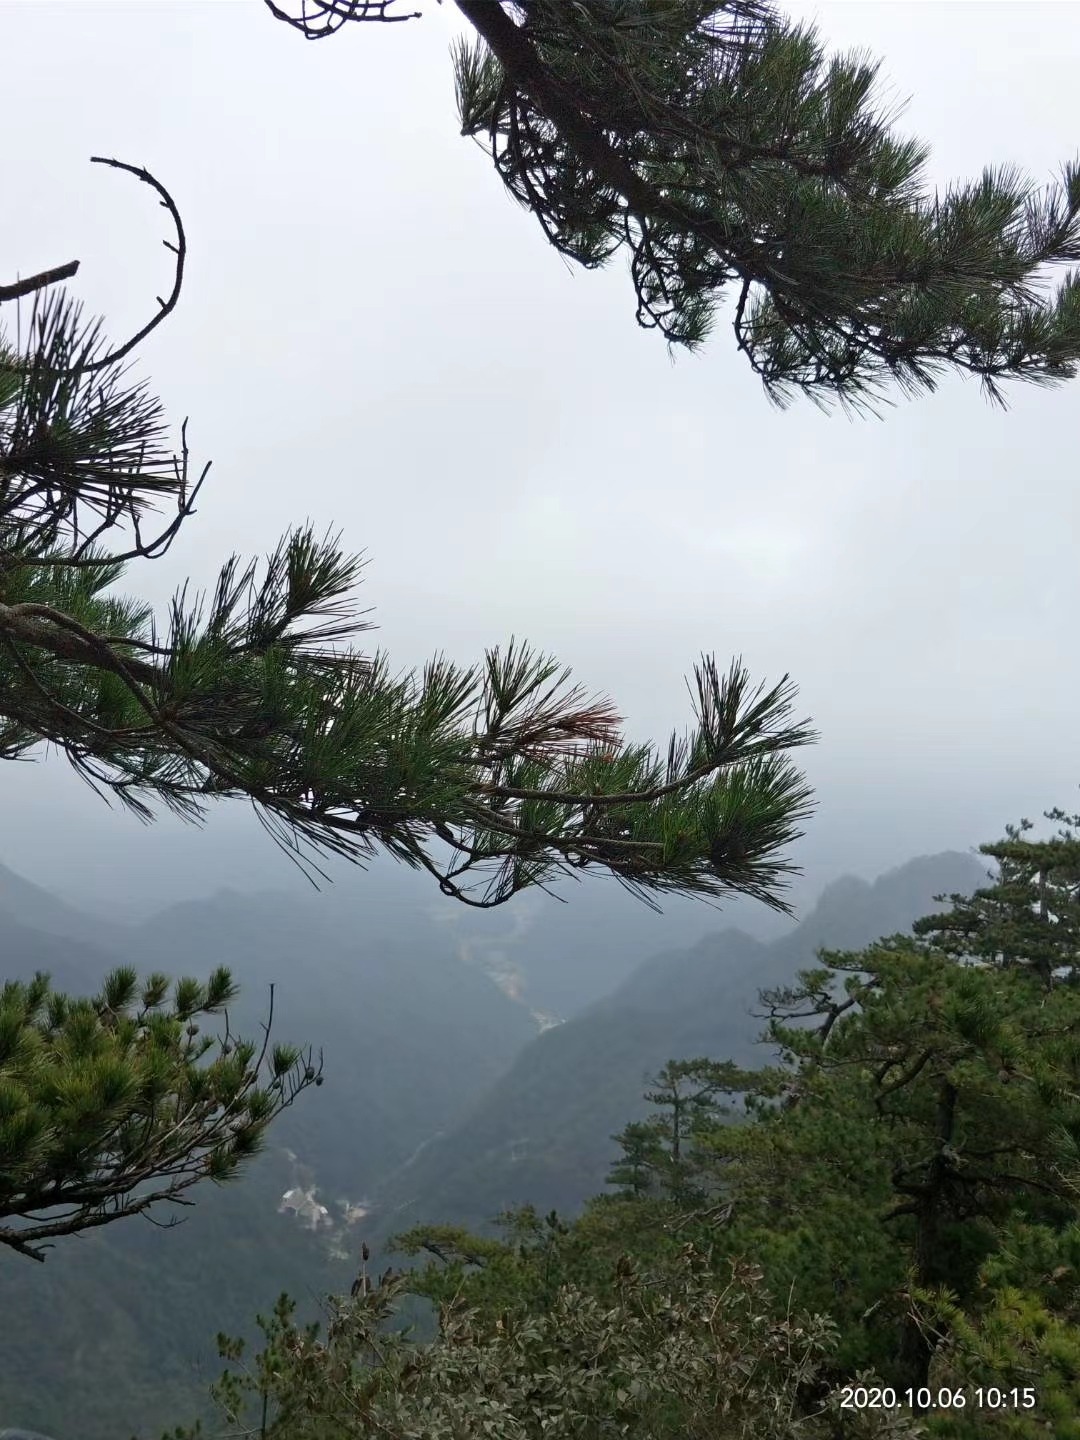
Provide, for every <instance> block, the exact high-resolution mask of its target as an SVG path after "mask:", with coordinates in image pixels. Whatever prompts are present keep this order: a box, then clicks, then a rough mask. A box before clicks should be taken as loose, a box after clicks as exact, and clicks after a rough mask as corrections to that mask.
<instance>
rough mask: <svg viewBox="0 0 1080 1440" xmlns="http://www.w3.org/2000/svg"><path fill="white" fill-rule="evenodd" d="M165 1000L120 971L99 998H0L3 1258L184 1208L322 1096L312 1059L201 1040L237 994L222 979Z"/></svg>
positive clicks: (31, 988)
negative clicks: (199, 1189)
mask: <svg viewBox="0 0 1080 1440" xmlns="http://www.w3.org/2000/svg"><path fill="white" fill-rule="evenodd" d="M168 990H169V985H168V981H167V979H166V978H165V976H163V975H151V976H150V977H149V978H148V979H147V980H146V981H145V982H144V983H143V984H142V985H141V986H140V984H139V980H138V976H137V974H136V972H135V970H134V969H132V968H130V967H126V966H125V967H120V968H118V969H116V970H114V971H113V972H112V973H111V974H110V975H109V976H108V977H107V978H106V980H105V983H104V985H103V986H102V989H101V992H100V993H99V994H98V995H97V996H96V997H95V998H93V999H73V998H71V997H70V996H68V995H64V994H61V993H58V992H56V991H53V990H52V989H51V988H50V986H49V981H48V977H47V976H45V975H42V974H39V975H38V976H37V977H36V978H35V979H34V980H33V981H31V982H29V983H21V982H18V981H9V982H8V983H7V984H6V985H4V987H3V989H2V990H0V1222H6V1223H0V1245H7V1246H9V1247H11V1248H12V1249H13V1250H16V1251H18V1252H19V1253H21V1254H23V1255H27V1256H30V1257H32V1258H35V1259H44V1258H45V1249H46V1248H47V1243H48V1242H49V1241H50V1240H52V1239H54V1238H55V1237H57V1236H62V1235H71V1234H75V1233H77V1232H80V1231H84V1230H88V1229H92V1228H94V1227H96V1226H99V1225H105V1224H108V1223H110V1222H112V1221H113V1220H117V1219H120V1218H122V1217H124V1216H128V1215H136V1214H140V1213H142V1212H145V1211H147V1210H148V1209H149V1208H150V1207H151V1206H153V1205H156V1204H158V1203H160V1202H163V1201H173V1202H177V1203H181V1202H183V1197H184V1192H185V1191H186V1190H188V1189H189V1188H190V1187H191V1186H192V1185H194V1184H195V1183H196V1182H197V1181H199V1180H201V1179H204V1178H208V1179H212V1180H216V1181H221V1180H226V1179H228V1178H230V1177H231V1176H232V1175H234V1174H235V1173H236V1172H237V1170H238V1169H239V1168H240V1167H241V1166H242V1165H243V1163H244V1162H245V1161H246V1160H248V1159H249V1158H250V1157H251V1156H252V1155H253V1154H255V1152H256V1151H257V1150H258V1148H259V1145H260V1143H261V1141H262V1138H263V1135H264V1133H265V1131H266V1128H267V1126H268V1125H269V1124H270V1122H271V1121H272V1120H273V1119H274V1118H275V1117H276V1116H277V1115H278V1114H280V1112H281V1111H282V1110H283V1109H285V1108H286V1107H287V1106H289V1105H291V1104H292V1102H293V1100H294V1099H295V1098H296V1096H297V1095H298V1094H300V1092H301V1091H302V1090H304V1089H306V1088H307V1087H308V1086H309V1085H311V1084H318V1083H320V1080H321V1064H319V1065H318V1066H316V1064H315V1063H313V1057H312V1056H311V1054H310V1053H308V1054H307V1055H301V1053H300V1052H299V1051H298V1050H296V1049H294V1048H292V1047H289V1046H285V1045H275V1046H274V1047H273V1050H272V1052H271V1053H270V1055H269V1056H267V1045H265V1044H264V1046H263V1049H262V1052H261V1053H260V1052H259V1051H258V1050H257V1048H256V1046H255V1045H253V1044H252V1043H250V1042H249V1041H245V1040H240V1039H237V1038H236V1037H235V1036H233V1035H231V1034H230V1032H229V1028H228V1020H227V1016H225V1027H224V1034H223V1035H222V1036H220V1037H218V1038H216V1039H215V1038H213V1037H212V1036H210V1035H207V1034H205V1033H203V1030H202V1023H201V1022H203V1021H204V1020H205V1019H206V1018H208V1017H214V1016H220V1015H223V1014H224V1012H225V1007H226V1005H227V1004H228V1002H229V1001H230V1000H232V999H233V997H234V995H235V987H234V986H233V983H232V980H231V978H230V976H229V973H228V971H227V970H224V969H218V970H216V971H214V973H213V974H212V975H211V977H210V979H209V980H208V981H206V982H205V983H200V982H199V981H197V980H192V979H181V980H178V981H177V982H176V984H175V985H174V987H173V992H172V999H171V1002H170V1000H169V997H168ZM266 1033H267V1040H269V1026H267V1032H266Z"/></svg>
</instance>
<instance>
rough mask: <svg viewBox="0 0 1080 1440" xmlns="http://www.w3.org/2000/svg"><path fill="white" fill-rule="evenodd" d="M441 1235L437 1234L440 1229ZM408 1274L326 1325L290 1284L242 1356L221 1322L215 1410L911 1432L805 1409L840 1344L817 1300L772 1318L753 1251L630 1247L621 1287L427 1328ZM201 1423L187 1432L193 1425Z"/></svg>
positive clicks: (471, 1429) (479, 1427)
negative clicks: (399, 1313) (301, 1308)
mask: <svg viewBox="0 0 1080 1440" xmlns="http://www.w3.org/2000/svg"><path fill="white" fill-rule="evenodd" d="M444 1238H445V1237H444ZM406 1288H407V1282H406V1281H405V1279H404V1278H402V1277H391V1276H387V1277H383V1280H382V1282H381V1283H380V1284H379V1285H378V1286H377V1287H374V1288H369V1287H368V1286H367V1285H365V1284H363V1283H360V1284H358V1285H357V1286H356V1287H354V1289H355V1290H356V1292H357V1293H356V1294H355V1295H354V1296H353V1297H351V1298H349V1299H345V1300H341V1301H335V1302H332V1304H331V1308H330V1312H329V1317H328V1324H327V1326H326V1332H325V1338H320V1335H319V1332H318V1330H317V1329H316V1328H315V1327H307V1328H301V1327H299V1326H297V1325H296V1324H295V1323H294V1319H293V1309H292V1306H291V1304H290V1302H289V1301H288V1300H287V1299H285V1298H284V1297H283V1299H282V1301H281V1302H280V1303H279V1305H278V1307H277V1310H276V1312H275V1314H274V1315H273V1316H272V1317H271V1318H270V1319H268V1320H266V1321H263V1322H261V1324H262V1328H263V1331H264V1336H265V1341H266V1343H265V1347H264V1348H263V1350H262V1351H261V1352H260V1353H259V1354H258V1355H256V1356H255V1358H254V1361H253V1362H252V1363H251V1364H250V1365H246V1364H245V1360H244V1347H243V1346H241V1345H240V1344H239V1343H237V1342H235V1341H232V1340H229V1339H227V1338H225V1337H222V1340H221V1354H222V1357H223V1358H224V1359H225V1360H227V1361H228V1362H230V1366H231V1368H230V1370H228V1371H227V1372H226V1375H225V1376H224V1377H223V1379H222V1381H221V1382H219V1384H218V1385H217V1387H216V1397H217V1399H218V1401H219V1402H220V1404H221V1407H222V1411H223V1418H224V1419H225V1421H226V1423H228V1424H229V1425H230V1426H231V1427H233V1426H238V1427H242V1428H243V1429H244V1430H245V1431H247V1432H248V1433H256V1434H258V1435H260V1436H263V1437H267V1440H273V1437H282V1440H284V1437H286V1436H287V1437H289V1440H324V1437H325V1440H330V1437H334V1440H346V1437H349V1436H356V1437H358V1440H359V1437H361V1436H369V1435H373V1434H377V1435H380V1436H383V1437H385V1440H457V1437H461V1436H464V1435H469V1436H479V1435H490V1436H492V1437H498V1440H534V1437H535V1440H540V1437H543V1436H550V1435H566V1436H570V1435H573V1436H575V1437H579V1440H601V1437H603V1436H607V1435H622V1436H625V1437H627V1440H634V1437H639V1440H714V1437H716V1436H717V1435H719V1434H723V1435H725V1436H730V1437H732V1440H736V1437H745V1440H751V1437H753V1440H781V1437H783V1440H796V1437H799V1440H813V1437H820V1440H826V1437H829V1440H841V1437H851V1440H854V1437H865V1440H870V1437H877V1440H885V1437H889V1440H901V1437H914V1436H916V1435H918V1434H919V1433H921V1432H920V1431H919V1430H918V1429H917V1427H915V1426H913V1425H912V1424H911V1422H910V1420H909V1419H904V1418H903V1417H899V1416H893V1415H888V1414H883V1413H881V1412H862V1413H859V1412H842V1411H840V1410H839V1408H838V1405H837V1403H836V1401H835V1400H833V1401H832V1402H830V1403H828V1404H827V1405H824V1406H815V1407H814V1411H815V1413H812V1414H809V1415H807V1414H804V1413H803V1408H804V1407H803V1406H802V1405H801V1403H800V1396H801V1395H802V1393H803V1392H805V1391H808V1390H811V1389H813V1387H814V1383H815V1381H816V1379H817V1376H818V1371H819V1368H820V1365H821V1361H822V1357H823V1356H824V1355H826V1354H827V1353H828V1351H829V1348H830V1346H831V1344H832V1342H833V1331H832V1327H831V1325H830V1324H829V1322H828V1321H827V1320H825V1319H823V1318H822V1317H820V1316H801V1315H796V1314H790V1315H787V1316H785V1317H784V1318H782V1319H770V1318H769V1317H768V1310H769V1307H768V1305H767V1303H766V1301H765V1299H764V1297H763V1296H762V1294H761V1292H760V1276H759V1275H758V1274H757V1272H755V1271H754V1270H753V1268H752V1267H748V1266H743V1265H737V1266H734V1267H730V1269H729V1273H728V1276H727V1279H726V1283H722V1284H718V1283H717V1282H716V1278H715V1276H714V1275H713V1274H712V1273H711V1271H710V1267H709V1266H708V1264H707V1263H706V1262H705V1259H704V1257H703V1256H701V1255H699V1254H698V1253H697V1252H696V1251H695V1249H694V1248H693V1247H692V1246H684V1247H683V1248H682V1250H681V1252H680V1255H679V1257H678V1260H677V1263H675V1264H674V1265H673V1266H672V1267H671V1273H670V1276H665V1277H664V1279H663V1280H660V1279H658V1277H655V1276H652V1275H650V1274H649V1273H648V1271H646V1270H641V1271H639V1270H638V1269H637V1268H636V1267H635V1266H634V1265H632V1264H631V1263H630V1262H629V1261H624V1262H623V1263H622V1265H621V1266H620V1267H619V1269H618V1273H617V1276H616V1277H615V1279H614V1281H613V1291H614V1295H613V1299H612V1300H611V1301H606V1300H601V1299H598V1298H597V1297H596V1296H595V1295H593V1294H591V1293H589V1292H588V1291H585V1290H580V1289H577V1288H575V1287H572V1286H567V1287H563V1288H561V1289H559V1291H558V1292H557V1293H556V1294H555V1296H554V1298H553V1300H552V1303H551V1305H550V1307H549V1308H547V1309H545V1310H536V1311H529V1310H526V1309H522V1308H520V1307H519V1308H516V1309H512V1310H508V1311H505V1312H504V1313H502V1314H497V1313H492V1312H481V1311H479V1310H476V1309H472V1308H467V1307H466V1306H464V1305H462V1304H461V1303H460V1302H459V1303H453V1302H452V1303H450V1304H448V1305H446V1306H444V1307H443V1309H442V1313H441V1316H440V1329H439V1333H438V1336H437V1337H436V1339H435V1340H434V1341H432V1342H431V1343H429V1344H425V1345H417V1344H415V1343H411V1342H410V1341H409V1340H408V1339H407V1338H405V1337H403V1336H401V1335H400V1334H393V1333H387V1332H388V1327H389V1326H390V1324H391V1323H392V1321H393V1318H394V1307H395V1302H396V1301H399V1300H400V1298H401V1297H402V1296H403V1294H404V1293H405V1290H406ZM197 1433H198V1432H197V1431H188V1432H183V1431H179V1432H177V1434H176V1436H175V1437H174V1440H193V1437H194V1436H195V1435H196V1434H197Z"/></svg>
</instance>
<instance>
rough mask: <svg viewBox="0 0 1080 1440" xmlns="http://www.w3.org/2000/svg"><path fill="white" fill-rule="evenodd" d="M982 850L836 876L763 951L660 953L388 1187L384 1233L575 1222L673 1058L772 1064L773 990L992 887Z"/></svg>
mask: <svg viewBox="0 0 1080 1440" xmlns="http://www.w3.org/2000/svg"><path fill="white" fill-rule="evenodd" d="M985 878H986V867H985V864H984V863H983V862H981V861H979V860H977V859H976V858H975V857H974V856H972V855H964V854H958V853H947V854H942V855H933V856H922V857H920V858H918V859H915V860H912V861H910V862H909V863H908V864H907V865H903V866H900V867H899V868H898V869H896V870H892V871H890V872H888V873H887V874H885V875H883V876H881V877H880V878H879V879H878V880H876V881H874V882H873V883H872V884H871V883H868V882H867V881H865V880H861V879H858V878H856V877H854V876H845V877H844V878H842V879H840V880H837V881H835V882H834V883H833V884H832V885H830V886H829V887H828V888H827V889H826V890H825V891H824V893H823V894H822V896H821V898H820V899H819V901H818V903H817V905H816V906H815V907H814V908H813V909H812V910H811V911H810V913H809V914H808V915H807V916H806V918H805V920H803V922H802V923H801V924H800V925H799V926H798V927H797V928H796V929H794V930H793V931H791V932H790V933H789V934H787V935H784V936H781V937H780V938H778V939H776V940H773V941H772V942H771V943H767V944H763V943H761V942H760V941H758V940H755V939H753V938H752V937H751V936H749V935H747V934H745V933H744V932H743V931H741V930H736V929H725V930H722V931H720V932H718V933H716V934H714V935H710V936H707V937H706V938H705V939H703V940H701V941H699V942H698V943H697V944H696V945H694V946H692V947H690V948H688V949H685V950H676V951H674V952H668V953H666V954H663V955H659V956H656V957H654V958H653V959H651V960H649V961H647V962H646V963H645V964H643V965H642V966H640V967H639V968H638V969H637V970H636V971H635V972H634V973H633V974H632V975H631V976H630V977H629V978H628V979H627V980H625V981H624V982H623V984H622V985H620V986H619V987H618V988H617V989H616V990H615V991H614V992H613V993H612V994H611V995H609V996H608V997H606V998H605V999H603V1000H601V1001H599V1002H597V1003H596V1004H594V1005H592V1006H590V1007H589V1008H588V1009H587V1010H586V1011H585V1012H584V1013H582V1014H580V1015H578V1016H577V1017H575V1018H574V1019H572V1020H570V1021H568V1022H567V1023H566V1024H564V1025H560V1026H557V1027H555V1028H554V1029H551V1030H548V1031H545V1032H544V1033H543V1034H541V1035H539V1036H538V1037H537V1038H536V1039H535V1040H533V1041H532V1042H531V1043H530V1044H529V1045H528V1046H526V1047H525V1049H524V1050H522V1052H521V1053H520V1054H519V1056H518V1058H517V1060H516V1061H515V1062H514V1064H513V1066H512V1067H511V1069H510V1070H509V1072H508V1073H507V1074H506V1075H505V1076H504V1077H503V1078H502V1079H501V1080H500V1081H499V1083H498V1085H497V1086H495V1087H493V1089H492V1090H491V1091H490V1092H489V1093H488V1094H487V1095H486V1096H485V1098H484V1099H483V1100H482V1101H481V1102H480V1104H479V1105H478V1106H477V1107H476V1108H475V1109H474V1110H473V1111H472V1112H471V1113H470V1114H469V1116H468V1118H467V1119H466V1120H465V1121H464V1122H463V1123H462V1124H461V1125H459V1126H458V1127H457V1128H456V1129H454V1130H452V1131H451V1132H450V1133H449V1134H447V1135H445V1136H443V1137H441V1138H440V1139H438V1140H437V1141H435V1142H433V1143H432V1144H431V1145H430V1146H428V1147H427V1148H426V1149H425V1150H424V1152H423V1154H422V1155H421V1156H419V1157H418V1158H417V1160H416V1162H415V1164H413V1165H411V1166H410V1167H409V1168H408V1169H407V1170H406V1171H403V1172H399V1174H398V1175H396V1176H394V1177H393V1179H392V1181H391V1183H389V1184H388V1185H387V1186H385V1187H384V1188H383V1190H381V1191H380V1192H378V1194H377V1196H376V1208H375V1210H374V1212H373V1215H372V1219H371V1228H372V1232H373V1233H374V1234H376V1235H377V1236H378V1237H379V1238H380V1239H385V1238H386V1237H387V1235H388V1234H390V1233H392V1232H393V1231H394V1230H401V1229H404V1228H406V1227H407V1226H409V1225H412V1224H416V1223H419V1222H421V1221H424V1222H437V1221H439V1220H449V1219H453V1220H454V1221H460V1222H462V1223H465V1224H467V1225H470V1226H473V1227H482V1226H484V1225H485V1223H487V1222H490V1221H491V1220H492V1218H493V1217H494V1216H495V1215H497V1214H498V1213H499V1212H500V1211H502V1210H504V1209H506V1208H509V1207H510V1206H513V1205H518V1204H522V1203H525V1202H531V1203H532V1204H534V1205H535V1206H536V1207H537V1208H538V1209H539V1210H541V1211H547V1210H549V1209H552V1208H555V1209H558V1210H560V1211H561V1212H564V1213H566V1214H573V1213H575V1212H576V1211H578V1210H579V1209H580V1207H581V1205H582V1204H583V1202H584V1201H585V1200H586V1199H588V1198H589V1197H590V1196H591V1195H594V1194H596V1193H598V1192H599V1191H600V1190H601V1189H603V1187H604V1181H605V1178H606V1175H607V1173H608V1170H609V1169H610V1165H611V1162H612V1161H613V1160H614V1159H615V1157H616V1156H617V1154H618V1147H617V1146H616V1145H615V1143H614V1142H613V1140H612V1139H611V1137H612V1135H614V1134H615V1133H616V1132H617V1131H619V1130H621V1129H622V1128H623V1126H624V1125H625V1124H626V1123H627V1122H628V1121H630V1120H633V1119H637V1118H640V1117H642V1116H644V1115H645V1114H646V1113H648V1109H649V1107H648V1105H647V1104H646V1103H645V1101H644V1100H643V1098H642V1096H643V1092H644V1091H645V1090H646V1089H647V1088H648V1084H649V1080H650V1078H651V1076H652V1075H653V1074H654V1073H655V1072H656V1071H657V1070H659V1069H660V1068H661V1067H662V1066H663V1065H664V1064H665V1063H666V1061H668V1060H671V1059H689V1058H692V1057H696V1056H702V1055H704V1056H709V1057H710V1058H714V1059H731V1060H734V1061H735V1062H736V1063H737V1064H740V1065H743V1066H748V1067H749V1066H752V1065H755V1064H763V1063H766V1062H767V1060H768V1056H769V1052H768V1051H766V1050H764V1049H763V1047H762V1046H761V1045H760V1044H758V1043H757V1040H758V1036H759V1034H760V1032H761V1029H762V1022H761V1021H760V1020H755V1019H754V1018H753V1017H752V1015H751V1011H752V1010H753V1009H754V1007H755V1002H756V1000H757V997H758V992H759V991H760V990H761V989H762V988H768V987H770V986H775V985H780V984H783V983H785V982H787V981H789V980H791V979H792V978H793V977H794V976H795V974H796V973H797V972H798V971H799V970H801V969H805V968H807V967H809V966H812V965H813V964H814V963H815V957H816V954H817V951H818V950H819V949H820V948H821V947H823V946H828V947H829V948H831V949H856V948H858V947H860V946H863V945H866V944H868V943H870V942H871V941H873V940H875V939H879V938H881V937H882V936H885V935H891V934H895V933H897V932H899V931H904V930H907V929H908V928H909V926H910V925H911V923H912V922H913V921H914V920H916V919H918V918H919V917H920V916H922V915H924V914H927V913H929V912H930V911H932V910H933V909H934V897H935V895H939V894H942V893H944V894H952V893H959V894H970V893H971V892H972V891H973V890H975V889H977V888H978V887H979V886H980V885H981V884H983V883H984V882H985Z"/></svg>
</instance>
